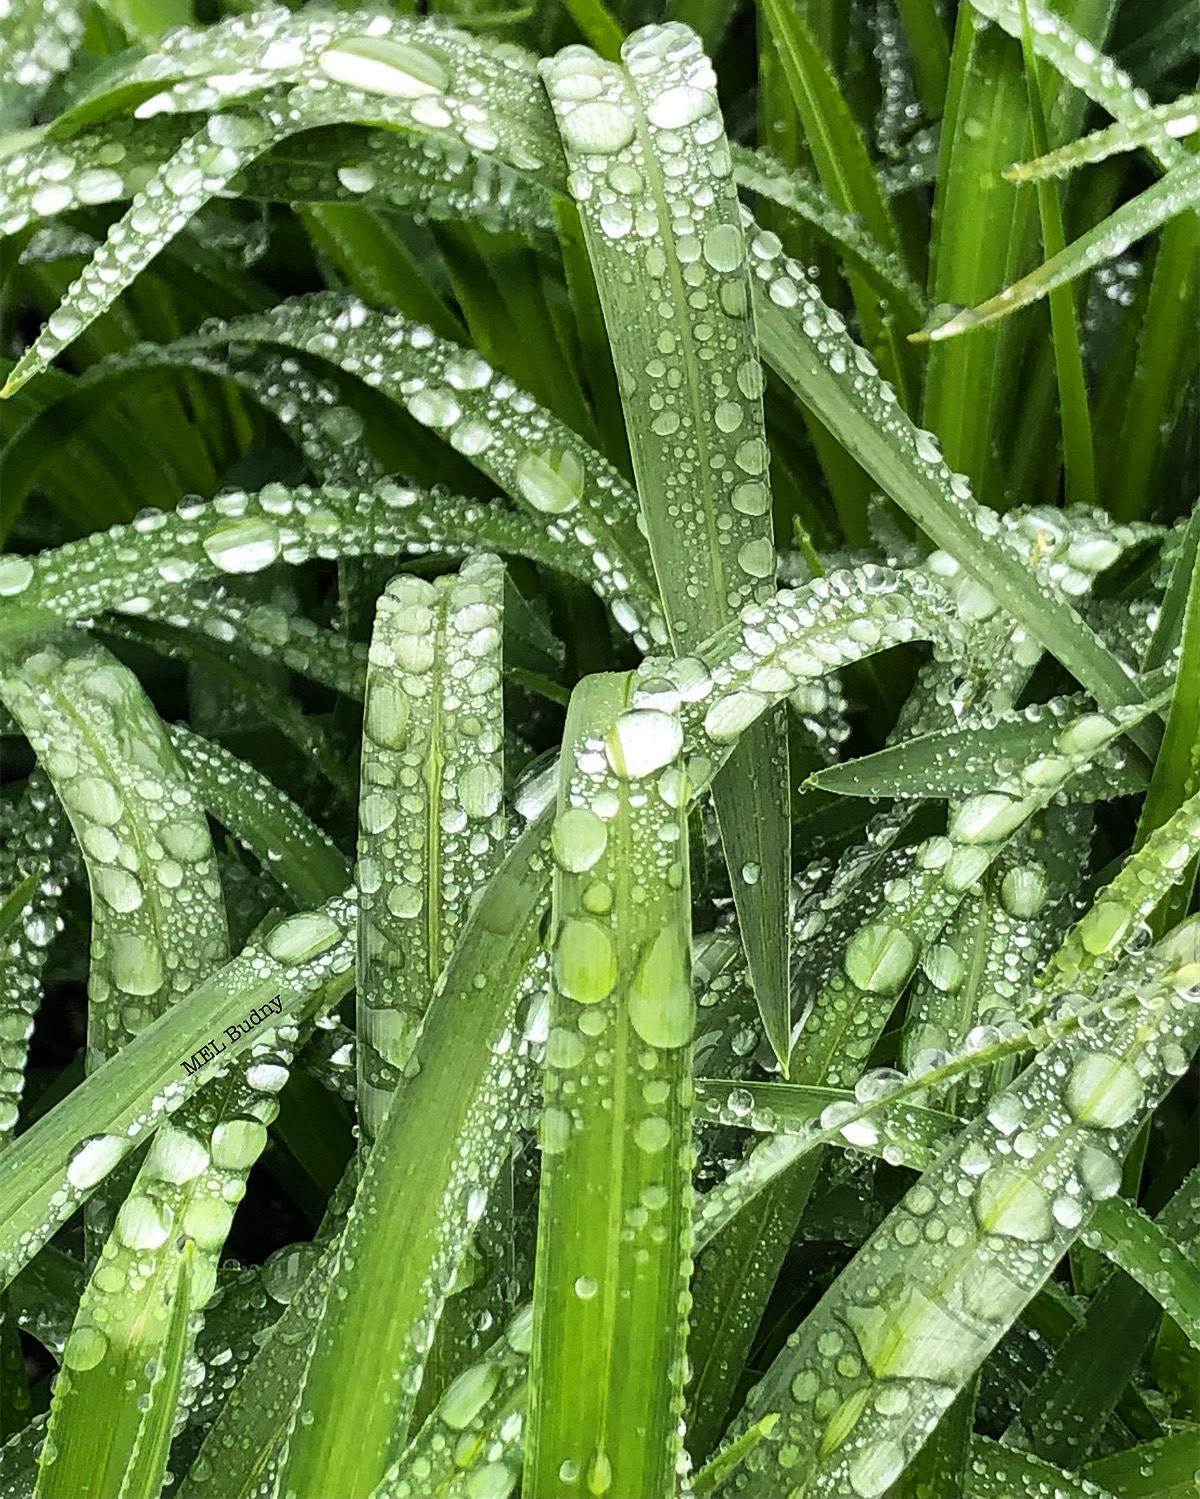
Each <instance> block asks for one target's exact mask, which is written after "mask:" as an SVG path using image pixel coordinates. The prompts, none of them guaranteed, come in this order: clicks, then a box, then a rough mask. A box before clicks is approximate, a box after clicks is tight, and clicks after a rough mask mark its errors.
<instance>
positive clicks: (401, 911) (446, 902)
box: [357, 553, 504, 1146]
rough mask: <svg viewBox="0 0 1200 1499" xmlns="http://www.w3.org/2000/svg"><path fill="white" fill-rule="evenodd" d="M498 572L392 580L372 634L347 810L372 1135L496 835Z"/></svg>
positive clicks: (479, 566) (365, 1106)
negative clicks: (355, 785)
mask: <svg viewBox="0 0 1200 1499" xmlns="http://www.w3.org/2000/svg"><path fill="white" fill-rule="evenodd" d="M503 601H504V568H503V565H502V564H501V562H500V560H499V558H497V557H492V556H489V555H487V554H486V553H485V554H482V555H478V556H475V557H473V558H471V559H470V560H469V561H468V562H466V563H465V564H464V566H463V568H462V571H461V572H460V573H458V574H457V575H454V574H451V575H449V576H447V577H442V578H439V579H437V581H436V582H435V583H430V582H427V581H426V580H425V579H424V578H416V577H408V576H403V575H402V576H400V577H398V578H393V579H392V581H391V582H390V583H389V584H388V586H387V591H386V592H385V593H384V594H383V595H382V597H381V598H380V600H379V607H378V611H377V613H376V616H375V630H374V633H373V635H372V637H371V665H370V667H369V669H368V681H367V702H366V712H365V715H364V720H363V748H362V762H361V772H360V773H361V795H360V799H359V811H358V829H359V834H358V880H359V907H358V983H357V1004H358V1027H357V1030H358V1122H359V1127H360V1129H361V1130H362V1138H363V1143H364V1145H368V1146H369V1145H370V1143H371V1141H372V1140H374V1138H375V1136H376V1135H377V1134H378V1132H379V1127H380V1125H381V1124H382V1122H383V1117H384V1115H385V1114H386V1112H387V1109H388V1105H389V1104H390V1103H391V1099H392V1094H393V1092H394V1090H395V1087H396V1083H397V1080H398V1078H399V1077H400V1076H401V1075H402V1074H403V1072H404V1069H405V1067H406V1066H407V1065H408V1061H409V1057H410V1056H411V1054H412V1048H413V1045H414V1043H415V1040H416V1035H417V1031H418V1028H419V1026H420V1024H421V1019H422V1017H423V1016H424V1014H425V1011H426V1010H427V1009H428V1007H429V1002H430V999H431V998H432V995H433V991H434V988H435V986H436V984H437V980H438V977H439V975H440V974H441V972H442V969H443V967H444V966H445V964H446V961H447V959H448V958H449V955H450V953H451V951H452V949H453V946H454V943H455V941H456V939H457V937H458V933H459V929H460V927H461V925H462V921H463V919H464V917H465V914H466V904H467V900H468V899H469V898H470V896H471V895H472V894H473V893H474V892H475V891H476V890H477V889H478V888H479V887H480V886H481V885H482V884H483V883H484V882H485V881H486V880H487V878H488V877H489V875H490V874H491V872H492V870H493V868H494V867H495V864H496V861H497V858H498V857H499V853H500V849H501V843H502V840H503V837H504V816H503V812H502V798H503V790H504V770H503V749H504V705H503V700H502V696H501V677H502V671H501V668H502V663H501V637H500V626H501V621H502V617H503V616H502V609H503Z"/></svg>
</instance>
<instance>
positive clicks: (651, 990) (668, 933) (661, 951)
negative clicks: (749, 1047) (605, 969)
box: [629, 926, 696, 1047]
mask: <svg viewBox="0 0 1200 1499" xmlns="http://www.w3.org/2000/svg"><path fill="white" fill-rule="evenodd" d="M691 970H692V965H691V961H690V959H689V957H688V953H687V945H686V942H685V940H684V938H683V937H682V935H681V933H680V932H679V929H678V928H677V927H675V926H668V927H664V928H663V930H662V931H661V932H659V934H658V936H657V937H656V938H655V939H654V941H653V942H652V943H651V945H650V947H649V949H648V950H647V951H646V952H645V953H644V954H643V955H642V958H641V961H640V962H639V963H638V966H637V971H636V972H635V973H634V976H633V981H632V983H631V984H630V986H629V1020H630V1023H631V1024H632V1026H633V1028H634V1030H635V1031H636V1032H637V1033H638V1035H639V1036H640V1037H641V1038H642V1040H643V1041H644V1042H645V1043H646V1045H647V1046H662V1047H674V1046H686V1045H687V1043H688V1042H689V1041H690V1040H691V1039H692V1032H693V1031H694V1029H695V1026H696V1002H695V998H694V996H693V994H692V972H691Z"/></svg>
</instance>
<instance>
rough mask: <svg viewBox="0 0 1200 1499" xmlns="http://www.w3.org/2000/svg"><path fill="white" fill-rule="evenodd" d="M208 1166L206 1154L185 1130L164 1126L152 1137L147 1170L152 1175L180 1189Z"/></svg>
mask: <svg viewBox="0 0 1200 1499" xmlns="http://www.w3.org/2000/svg"><path fill="white" fill-rule="evenodd" d="M207 1166H208V1151H207V1150H205V1148H204V1146H203V1145H202V1144H201V1143H200V1141H199V1140H197V1138H196V1137H195V1135H193V1134H190V1133H189V1132H188V1131H187V1130H182V1129H176V1128H175V1127H174V1126H173V1125H170V1124H164V1125H163V1127H162V1128H161V1129H160V1130H159V1131H158V1133H157V1134H156V1135H155V1137H154V1144H153V1145H152V1146H151V1148H150V1155H149V1157H148V1158H147V1161H146V1170H147V1171H148V1172H149V1173H150V1174H151V1176H157V1177H160V1178H161V1179H162V1180H163V1181H167V1182H174V1183H175V1184H176V1185H177V1186H182V1185H183V1183H184V1182H190V1181H193V1180H195V1178H196V1177H197V1176H199V1175H200V1173H201V1172H202V1171H203V1170H205V1169H206V1167H207Z"/></svg>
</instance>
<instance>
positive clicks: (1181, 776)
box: [1134, 508, 1200, 935]
mask: <svg viewBox="0 0 1200 1499" xmlns="http://www.w3.org/2000/svg"><path fill="white" fill-rule="evenodd" d="M1188 533H1189V537H1190V539H1191V542H1192V543H1193V544H1192V545H1191V546H1190V547H1189V546H1186V545H1185V547H1184V550H1183V553H1182V555H1181V559H1180V560H1181V562H1182V563H1186V560H1187V557H1188V554H1189V551H1190V553H1191V562H1192V567H1191V579H1190V582H1189V584H1188V592H1187V603H1186V606H1185V609H1184V616H1183V622H1182V627H1181V631H1180V636H1181V638H1180V642H1179V646H1178V654H1177V657H1176V660H1177V666H1176V673H1177V674H1176V678H1175V691H1174V694H1173V695H1172V698H1171V710H1170V712H1169V714H1168V715H1167V728H1166V732H1165V734H1164V735H1163V742H1162V748H1161V749H1160V750H1159V752H1158V759H1157V760H1156V761H1155V765H1154V774H1153V776H1152V778H1151V781H1150V790H1149V791H1148V792H1147V793H1146V800H1145V801H1144V802H1143V804H1142V814H1141V817H1140V818H1139V819H1138V828H1137V834H1136V837H1135V839H1134V849H1135V850H1137V849H1139V848H1141V847H1144V845H1145V843H1146V840H1147V839H1148V838H1149V837H1150V835H1151V834H1152V833H1153V831H1154V829H1155V828H1158V827H1161V826H1162V824H1163V823H1164V822H1166V821H1167V819H1168V818H1169V817H1170V816H1171V815H1172V814H1173V813H1175V812H1176V811H1178V809H1179V808H1180V807H1181V806H1182V805H1183V803H1184V802H1185V801H1186V799H1187V798H1188V797H1194V796H1195V795H1196V793H1197V792H1198V791H1200V550H1198V549H1197V548H1196V546H1195V545H1194V543H1195V542H1196V540H1197V538H1198V537H1200V508H1198V509H1197V510H1196V512H1195V514H1194V515H1193V517H1192V520H1191V522H1190V523H1189V527H1188ZM1196 870H1197V864H1196V862H1195V861H1194V860H1193V862H1192V863H1191V864H1190V865H1189V866H1188V867H1187V869H1186V870H1183V871H1181V872H1180V879H1179V881H1178V883H1177V884H1176V885H1175V886H1174V887H1173V889H1172V890H1171V891H1170V893H1169V894H1168V895H1167V897H1166V899H1165V900H1164V901H1163V903H1162V905H1161V907H1159V909H1158V910H1157V911H1156V912H1154V914H1153V915H1152V916H1151V917H1150V925H1151V928H1152V929H1153V930H1154V931H1155V932H1156V934H1158V935H1161V934H1162V933H1163V932H1165V931H1167V930H1169V929H1170V928H1171V927H1172V926H1173V925H1174V924H1175V922H1176V921H1178V920H1180V919H1181V918H1182V917H1183V915H1184V913H1185V912H1186V911H1187V909H1188V906H1189V905H1190V904H1191V898H1192V889H1193V887H1194V885H1195V883H1196Z"/></svg>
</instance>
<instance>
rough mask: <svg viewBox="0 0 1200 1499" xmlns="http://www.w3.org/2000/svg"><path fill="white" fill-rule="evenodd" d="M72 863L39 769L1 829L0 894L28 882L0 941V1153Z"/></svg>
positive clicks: (57, 806)
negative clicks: (23, 896)
mask: <svg viewBox="0 0 1200 1499" xmlns="http://www.w3.org/2000/svg"><path fill="white" fill-rule="evenodd" d="M77 864H78V860H77V858H76V857H75V856H73V855H72V853H71V852H70V840H69V838H68V837H67V829H66V824H65V821H64V818H63V809H62V803H61V802H60V801H59V800H58V798H57V797H56V796H55V795H54V792H53V790H52V789H51V786H50V784H49V782H48V780H47V778H46V776H45V774H44V772H42V771H41V770H34V772H33V773H32V775H31V776H30V777H29V780H28V782H27V784H26V787H25V791H24V794H23V796H22V798H21V800H20V802H19V804H18V806H17V809H16V811H15V812H14V815H13V817H12V820H11V822H9V823H7V824H6V825H5V827H4V854H3V859H2V861H0V889H2V890H6V891H9V892H13V891H15V890H16V888H17V886H18V885H20V884H21V883H22V881H24V880H27V879H29V878H30V877H31V876H32V877H33V883H32V884H31V885H29V886H28V887H27V889H26V893H25V898H24V901H23V903H22V905H21V909H20V911H19V912H17V913H16V915H15V919H14V920H13V922H12V925H11V926H10V927H9V929H8V931H7V932H6V933H5V935H4V939H3V941H2V943H0V1150H2V1149H3V1147H4V1145H5V1144H6V1143H7V1141H8V1140H9V1139H10V1138H11V1137H12V1135H13V1134H14V1133H15V1131H16V1126H17V1115H18V1110H19V1108H20V1103H21V1094H22V1092H23V1091H24V1087H25V1062H26V1057H27V1054H28V1048H29V1038H30V1036H31V1035H32V1034H33V1021H34V1015H35V1014H36V1012H37V1007H38V1005H39V1003H40V1001H41V996H42V986H41V974H42V969H43V968H44V967H45V964H46V958H47V956H48V953H49V948H50V945H51V944H52V943H53V942H54V940H55V938H56V936H57V935H58V933H59V932H60V931H61V930H62V925H63V923H62V917H61V916H60V915H59V905H60V902H61V900H62V895H63V891H64V890H65V888H66V884H67V880H68V879H69V878H71V876H72V875H73V874H74V872H75V870H76V867H77Z"/></svg>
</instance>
